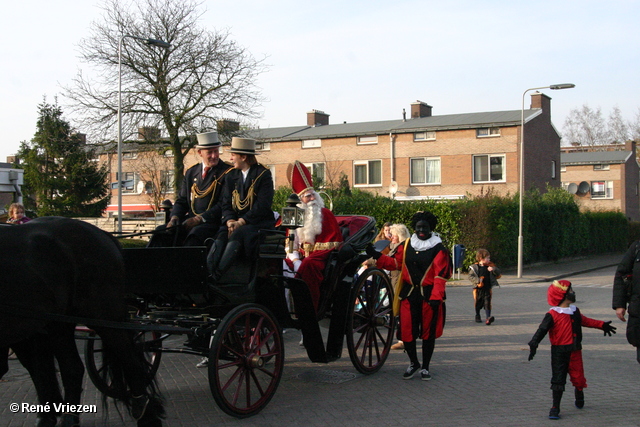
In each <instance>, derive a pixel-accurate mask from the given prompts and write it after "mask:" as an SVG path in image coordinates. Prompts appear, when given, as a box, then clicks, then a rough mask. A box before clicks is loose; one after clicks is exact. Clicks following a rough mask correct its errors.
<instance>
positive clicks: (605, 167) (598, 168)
mask: <svg viewBox="0 0 640 427" xmlns="http://www.w3.org/2000/svg"><path fill="white" fill-rule="evenodd" d="M593 170H594V171H608V170H609V165H607V164H604V163H598V164H596V165H593Z"/></svg>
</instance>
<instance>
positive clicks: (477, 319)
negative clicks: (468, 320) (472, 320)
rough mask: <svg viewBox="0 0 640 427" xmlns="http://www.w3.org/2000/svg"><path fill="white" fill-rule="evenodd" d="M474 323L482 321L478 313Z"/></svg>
mask: <svg viewBox="0 0 640 427" xmlns="http://www.w3.org/2000/svg"><path fill="white" fill-rule="evenodd" d="M476 323H482V319H481V318H480V315H479V314H476Z"/></svg>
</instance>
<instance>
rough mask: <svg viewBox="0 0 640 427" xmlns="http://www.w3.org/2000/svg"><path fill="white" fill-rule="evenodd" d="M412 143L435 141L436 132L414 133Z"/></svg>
mask: <svg viewBox="0 0 640 427" xmlns="http://www.w3.org/2000/svg"><path fill="white" fill-rule="evenodd" d="M413 140H414V141H435V140H436V131H435V130H429V131H426V132H415V133H414V134H413Z"/></svg>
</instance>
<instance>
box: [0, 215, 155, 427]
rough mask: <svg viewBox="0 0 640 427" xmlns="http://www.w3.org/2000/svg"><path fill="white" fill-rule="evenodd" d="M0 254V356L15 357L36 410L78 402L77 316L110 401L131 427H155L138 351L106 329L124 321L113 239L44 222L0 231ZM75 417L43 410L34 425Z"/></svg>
mask: <svg viewBox="0 0 640 427" xmlns="http://www.w3.org/2000/svg"><path fill="white" fill-rule="evenodd" d="M0 253H2V254H3V255H2V261H0V357H3V358H5V357H6V356H7V352H6V350H3V349H6V347H11V348H12V349H13V350H14V351H15V353H16V356H17V357H18V359H19V360H20V362H21V363H22V365H24V367H25V368H26V369H27V370H28V371H29V374H30V375H31V379H32V381H33V383H34V386H35V388H36V392H37V395H38V400H39V403H40V405H45V404H46V403H48V404H49V407H52V406H53V405H54V404H57V405H58V407H60V404H63V406H62V407H63V408H69V407H70V406H65V405H77V404H80V398H81V393H82V377H83V375H84V366H83V364H82V360H81V359H80V356H79V354H78V349H77V347H76V343H75V338H74V329H75V322H76V320H78V319H79V318H82V319H87V320H86V323H87V326H89V327H91V328H92V329H93V330H95V331H96V332H97V333H98V335H100V338H101V339H102V343H103V364H104V366H105V369H103V371H102V372H103V375H104V376H105V378H104V379H105V381H107V382H108V383H110V384H111V385H112V387H114V388H115V390H116V392H115V394H117V396H118V397H117V399H118V400H120V401H122V402H123V403H124V404H125V406H126V407H127V408H128V409H129V411H130V413H131V415H132V416H133V417H134V418H135V419H136V420H138V426H160V425H161V418H162V417H163V416H164V409H163V406H162V402H161V398H160V396H159V394H158V392H157V390H156V388H155V386H154V384H153V381H151V380H150V378H149V375H150V374H149V373H148V372H147V370H148V368H147V364H146V363H145V362H144V355H143V353H142V350H141V349H140V348H136V346H135V345H134V340H133V331H131V330H128V329H123V328H117V327H116V328H112V327H108V326H112V325H110V324H109V323H108V322H109V321H115V322H125V321H126V319H127V315H128V314H127V306H126V302H125V298H124V293H125V288H124V286H125V285H124V274H125V268H124V261H123V258H122V248H121V246H120V244H119V243H118V241H117V240H116V239H114V238H113V236H111V235H109V234H107V233H105V232H104V231H102V230H100V229H99V228H96V227H94V226H93V225H90V224H88V223H85V222H82V221H77V220H73V219H68V218H59V217H44V218H38V219H35V220H32V221H30V222H28V223H26V224H23V225H18V226H8V225H7V226H0ZM89 319H91V320H89ZM92 322H95V323H92ZM54 358H55V359H56V360H57V361H58V366H59V370H60V377H61V379H62V383H63V388H64V396H63V395H62V393H61V391H60V387H59V384H58V380H57V376H56V372H55V363H54ZM105 400H106V397H105ZM103 403H105V402H103ZM78 415H79V414H77V413H56V412H55V411H45V410H43V411H41V412H39V413H38V419H37V424H36V425H37V426H40V427H48V426H55V425H56V422H57V417H60V424H58V425H61V426H64V427H70V426H75V425H78V424H79V419H78Z"/></svg>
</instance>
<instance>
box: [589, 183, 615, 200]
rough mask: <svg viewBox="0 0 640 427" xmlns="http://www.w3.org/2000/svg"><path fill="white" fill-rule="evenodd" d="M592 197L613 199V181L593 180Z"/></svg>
mask: <svg viewBox="0 0 640 427" xmlns="http://www.w3.org/2000/svg"><path fill="white" fill-rule="evenodd" d="M591 198H592V199H613V181H591Z"/></svg>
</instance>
